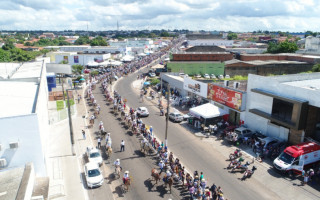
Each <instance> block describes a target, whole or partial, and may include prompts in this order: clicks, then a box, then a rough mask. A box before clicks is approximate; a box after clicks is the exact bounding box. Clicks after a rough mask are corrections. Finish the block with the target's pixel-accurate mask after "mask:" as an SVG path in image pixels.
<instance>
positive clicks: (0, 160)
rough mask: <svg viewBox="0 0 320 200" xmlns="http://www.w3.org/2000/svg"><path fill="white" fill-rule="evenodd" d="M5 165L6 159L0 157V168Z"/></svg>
mask: <svg viewBox="0 0 320 200" xmlns="http://www.w3.org/2000/svg"><path fill="white" fill-rule="evenodd" d="M6 166H7V160H6V159H4V158H1V159H0V168H4V167H6Z"/></svg>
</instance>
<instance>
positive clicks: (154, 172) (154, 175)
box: [151, 168, 161, 184]
mask: <svg viewBox="0 0 320 200" xmlns="http://www.w3.org/2000/svg"><path fill="white" fill-rule="evenodd" d="M151 177H152V178H153V179H154V180H155V181H156V184H157V183H158V181H160V180H161V176H160V174H159V172H158V171H157V170H156V168H153V169H152V170H151Z"/></svg>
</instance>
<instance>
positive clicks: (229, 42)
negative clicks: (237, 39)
mask: <svg viewBox="0 0 320 200" xmlns="http://www.w3.org/2000/svg"><path fill="white" fill-rule="evenodd" d="M188 44H189V45H190V46H213V45H214V46H227V47H232V46H233V40H188Z"/></svg>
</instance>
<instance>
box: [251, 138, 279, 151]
mask: <svg viewBox="0 0 320 200" xmlns="http://www.w3.org/2000/svg"><path fill="white" fill-rule="evenodd" d="M258 141H259V144H261V146H257V145H255V148H254V152H255V151H257V150H258V151H262V152H265V151H266V149H267V147H268V146H269V145H270V144H273V143H276V142H278V141H279V140H278V139H276V138H273V137H265V138H258ZM262 152H260V153H262Z"/></svg>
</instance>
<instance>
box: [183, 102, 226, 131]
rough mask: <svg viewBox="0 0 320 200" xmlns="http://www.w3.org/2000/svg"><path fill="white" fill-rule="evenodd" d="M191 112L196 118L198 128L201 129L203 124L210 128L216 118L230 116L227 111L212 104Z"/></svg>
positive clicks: (193, 109) (192, 109)
mask: <svg viewBox="0 0 320 200" xmlns="http://www.w3.org/2000/svg"><path fill="white" fill-rule="evenodd" d="M189 111H190V114H191V115H192V116H194V117H195V118H196V119H195V121H198V124H197V125H196V127H199V126H200V125H201V124H205V125H206V126H208V125H209V124H211V123H213V121H214V119H215V118H217V117H220V116H223V115H227V114H228V112H227V111H226V110H224V109H221V108H219V107H217V106H215V105H213V104H211V103H206V104H203V105H200V106H197V107H194V108H191V109H190V110H189ZM194 123H196V122H194ZM199 123H200V124H199Z"/></svg>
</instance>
